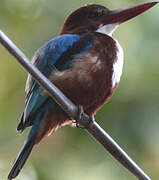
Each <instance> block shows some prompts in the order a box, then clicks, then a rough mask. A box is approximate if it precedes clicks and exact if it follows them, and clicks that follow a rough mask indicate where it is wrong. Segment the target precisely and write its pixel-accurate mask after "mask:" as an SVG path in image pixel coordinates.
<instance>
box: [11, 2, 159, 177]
mask: <svg viewBox="0 0 159 180" xmlns="http://www.w3.org/2000/svg"><path fill="white" fill-rule="evenodd" d="M156 3H157V2H148V3H143V4H139V5H135V6H132V7H129V8H125V9H117V10H110V9H108V8H106V7H104V6H102V5H98V4H92V5H87V6H84V7H81V8H79V9H77V10H76V11H74V12H73V13H72V14H71V15H69V16H68V18H67V19H66V21H65V22H64V24H63V26H62V28H61V31H60V33H59V35H58V36H57V37H56V38H54V39H52V40H50V41H49V42H47V43H46V44H45V45H44V46H42V47H41V48H40V49H38V51H37V52H36V53H35V55H34V57H33V60H32V63H33V64H34V65H35V66H36V67H37V68H38V69H39V70H40V71H41V72H42V73H43V74H44V75H45V76H46V77H47V78H48V79H49V80H50V81H51V82H52V83H54V84H55V85H56V86H57V87H58V88H59V89H60V90H61V91H62V92H63V93H64V94H65V95H66V96H67V97H68V98H69V99H70V100H71V101H72V102H73V103H74V104H76V105H77V106H82V107H83V109H84V111H85V112H86V113H87V114H88V115H89V116H90V117H93V116H94V115H95V113H96V112H97V111H98V110H99V109H100V108H101V107H102V106H103V105H104V104H105V103H106V102H107V100H108V99H109V98H110V97H111V96H112V94H113V92H114V90H115V88H116V87H117V86H118V84H119V81H120V77H121V74H122V68H123V50H122V47H121V46H120V44H119V43H118V41H117V40H116V39H114V37H113V32H114V31H115V29H116V28H117V27H118V26H119V25H120V24H121V23H123V22H125V21H127V20H129V19H131V18H133V17H135V16H137V15H139V14H141V13H143V12H144V11H146V10H148V9H149V8H151V7H152V6H154V5H155V4H156ZM26 94H27V95H26V101H25V109H24V112H23V114H22V117H21V121H20V123H19V125H18V127H17V130H18V131H21V132H23V131H24V130H25V129H26V128H27V127H29V126H32V128H31V130H30V133H29V135H28V137H27V139H26V141H25V142H24V145H23V147H22V149H21V151H20V152H19V154H18V156H17V158H16V159H15V162H14V164H13V166H12V169H11V171H10V173H9V175H8V179H9V180H11V179H13V178H15V177H16V176H17V175H18V174H19V172H20V170H21V169H22V167H23V165H24V163H25V161H26V160H27V158H28V156H29V154H30V153H31V150H32V148H33V147H34V145H35V144H37V143H39V142H40V141H41V140H42V139H43V138H44V137H46V136H49V135H51V134H52V133H53V132H54V131H55V130H57V129H58V128H59V127H60V126H63V125H66V124H70V123H72V120H71V119H70V118H69V116H68V115H67V114H66V113H65V112H64V111H63V110H62V109H61V108H60V107H59V106H58V105H57V104H56V103H55V102H54V100H53V99H52V98H50V96H49V95H48V94H47V92H46V91H45V90H44V89H43V88H41V87H40V86H39V84H37V83H36V81H35V80H34V79H32V77H31V76H30V75H29V76H28V79H27V83H26Z"/></svg>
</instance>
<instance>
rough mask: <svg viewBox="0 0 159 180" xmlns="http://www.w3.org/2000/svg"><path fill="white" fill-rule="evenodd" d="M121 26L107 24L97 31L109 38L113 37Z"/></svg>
mask: <svg viewBox="0 0 159 180" xmlns="http://www.w3.org/2000/svg"><path fill="white" fill-rule="evenodd" d="M118 26H119V24H117V23H116V24H107V25H100V26H99V28H98V29H97V30H96V32H99V33H102V34H107V35H108V36H112V35H113V32H114V31H115V30H116V28H117V27H118Z"/></svg>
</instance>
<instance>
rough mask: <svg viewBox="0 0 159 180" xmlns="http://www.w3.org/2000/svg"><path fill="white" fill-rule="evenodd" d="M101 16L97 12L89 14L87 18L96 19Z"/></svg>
mask: <svg viewBox="0 0 159 180" xmlns="http://www.w3.org/2000/svg"><path fill="white" fill-rule="evenodd" d="M100 16H101V15H100V14H99V13H98V12H89V14H88V18H89V19H98V18H99V17H100Z"/></svg>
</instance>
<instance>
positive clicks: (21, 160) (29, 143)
mask: <svg viewBox="0 0 159 180" xmlns="http://www.w3.org/2000/svg"><path fill="white" fill-rule="evenodd" d="M34 144H35V143H34V141H33V139H29V140H28V139H27V140H26V142H25V143H24V145H23V146H22V148H21V150H20V152H19V154H18V156H17V158H16V159H15V161H14V164H13V166H12V168H11V171H10V173H9V175H8V180H11V179H14V178H15V177H16V176H17V175H18V174H19V172H20V170H21V169H22V167H23V166H24V164H25V162H26V160H27V158H28V156H29V155H30V153H31V150H32V148H33V146H34Z"/></svg>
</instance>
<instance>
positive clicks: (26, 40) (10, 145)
mask: <svg viewBox="0 0 159 180" xmlns="http://www.w3.org/2000/svg"><path fill="white" fill-rule="evenodd" d="M142 2H143V0H140V1H137V0H124V1H123V0H118V1H115V0H114V1H111V0H107V1H105V0H85V1H82V0H78V1H75V0H74V1H73V0H67V1H66V0H54V1H53V0H23V1H21V0H1V1H0V28H1V29H2V30H3V31H4V32H5V33H6V34H7V35H8V36H9V37H10V38H11V39H12V40H13V41H14V42H15V43H16V44H17V45H18V47H20V48H21V49H22V50H23V52H24V53H25V54H26V55H27V56H28V57H29V58H30V59H31V57H32V56H33V54H34V52H35V50H36V49H37V48H39V47H40V46H42V45H43V44H44V43H45V42H46V41H48V40H50V39H51V38H53V37H55V36H56V35H57V33H58V31H59V29H60V27H61V25H62V23H63V21H64V19H65V17H66V16H67V15H68V14H69V13H70V12H72V11H73V10H75V9H76V8H78V7H80V6H83V5H85V4H88V3H100V4H103V5H106V6H108V7H109V8H112V9H115V8H119V7H126V6H129V5H133V4H137V3H142ZM158 12H159V5H158V6H156V7H154V8H153V9H151V10H149V11H148V12H146V13H145V14H143V15H141V16H139V17H137V18H135V19H133V20H132V21H129V22H127V23H125V24H123V25H121V27H120V28H119V29H118V30H117V32H116V33H115V37H116V38H117V39H118V40H119V42H120V44H121V45H122V46H123V49H124V52H125V65H124V70H123V76H122V79H121V83H120V86H119V88H118V89H117V91H116V93H115V95H114V96H113V98H112V99H111V101H110V102H109V103H108V104H106V105H105V106H104V107H103V108H102V110H100V112H98V113H97V115H96V119H97V121H98V122H99V124H100V125H101V126H102V127H103V128H104V129H105V130H106V131H107V132H108V133H109V134H110V135H111V136H112V137H113V138H114V139H115V140H116V141H117V142H118V143H119V144H120V145H121V147H123V149H124V150H125V151H126V152H127V153H128V154H129V155H130V156H131V157H132V158H133V159H134V160H135V161H136V162H137V163H138V164H139V165H140V166H141V167H142V168H143V169H144V170H145V171H146V172H147V173H148V174H149V175H150V176H151V177H152V179H153V180H157V179H158V178H159V141H158V139H159V130H158V129H159V119H158V115H159V111H158V110H159V70H158V69H159V68H158V67H159V58H158V57H159V46H158V45H159V23H158V22H159V19H158V18H159V16H158ZM26 78H27V73H26V72H25V71H24V70H23V68H21V66H20V65H19V64H17V62H16V61H15V60H14V59H13V57H11V56H10V55H9V53H8V52H7V51H6V50H4V48H2V46H0V176H1V177H0V179H6V177H7V174H8V172H9V169H10V167H11V164H12V162H13V160H14V158H15V157H16V155H17V153H18V151H19V149H20V147H21V145H22V143H23V141H24V139H25V137H26V135H27V133H28V131H27V132H25V133H24V134H23V135H22V136H19V135H18V134H17V133H16V131H15V129H16V126H17V123H18V120H19V117H20V115H21V113H22V111H23V106H24V99H25V93H24V86H25V80H26ZM18 179H19V180H20V179H23V180H29V179H32V180H43V179H45V180H54V179H55V180H63V179H65V180H83V179H85V180H96V179H100V180H105V179H108V180H116V179H118V180H127V179H129V180H133V179H134V180H135V177H133V176H132V175H131V174H130V173H129V172H127V171H126V170H125V169H124V168H123V167H121V165H119V163H117V162H116V161H115V160H114V159H113V158H112V157H111V156H110V155H109V154H108V153H106V152H105V151H104V150H103V148H102V147H101V146H100V145H99V144H98V143H96V142H95V141H94V140H93V139H92V138H91V137H90V136H89V135H88V134H87V133H86V132H85V131H84V130H81V129H76V128H71V127H64V128H61V129H60V130H59V131H57V132H56V133H55V135H54V136H52V137H49V138H47V139H45V140H44V141H43V142H41V144H39V145H38V146H37V147H35V148H34V151H33V153H32V155H31V157H30V158H29V160H28V161H27V163H26V165H25V167H24V169H23V171H22V172H21V174H20V175H19V177H18V178H17V180H18Z"/></svg>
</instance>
